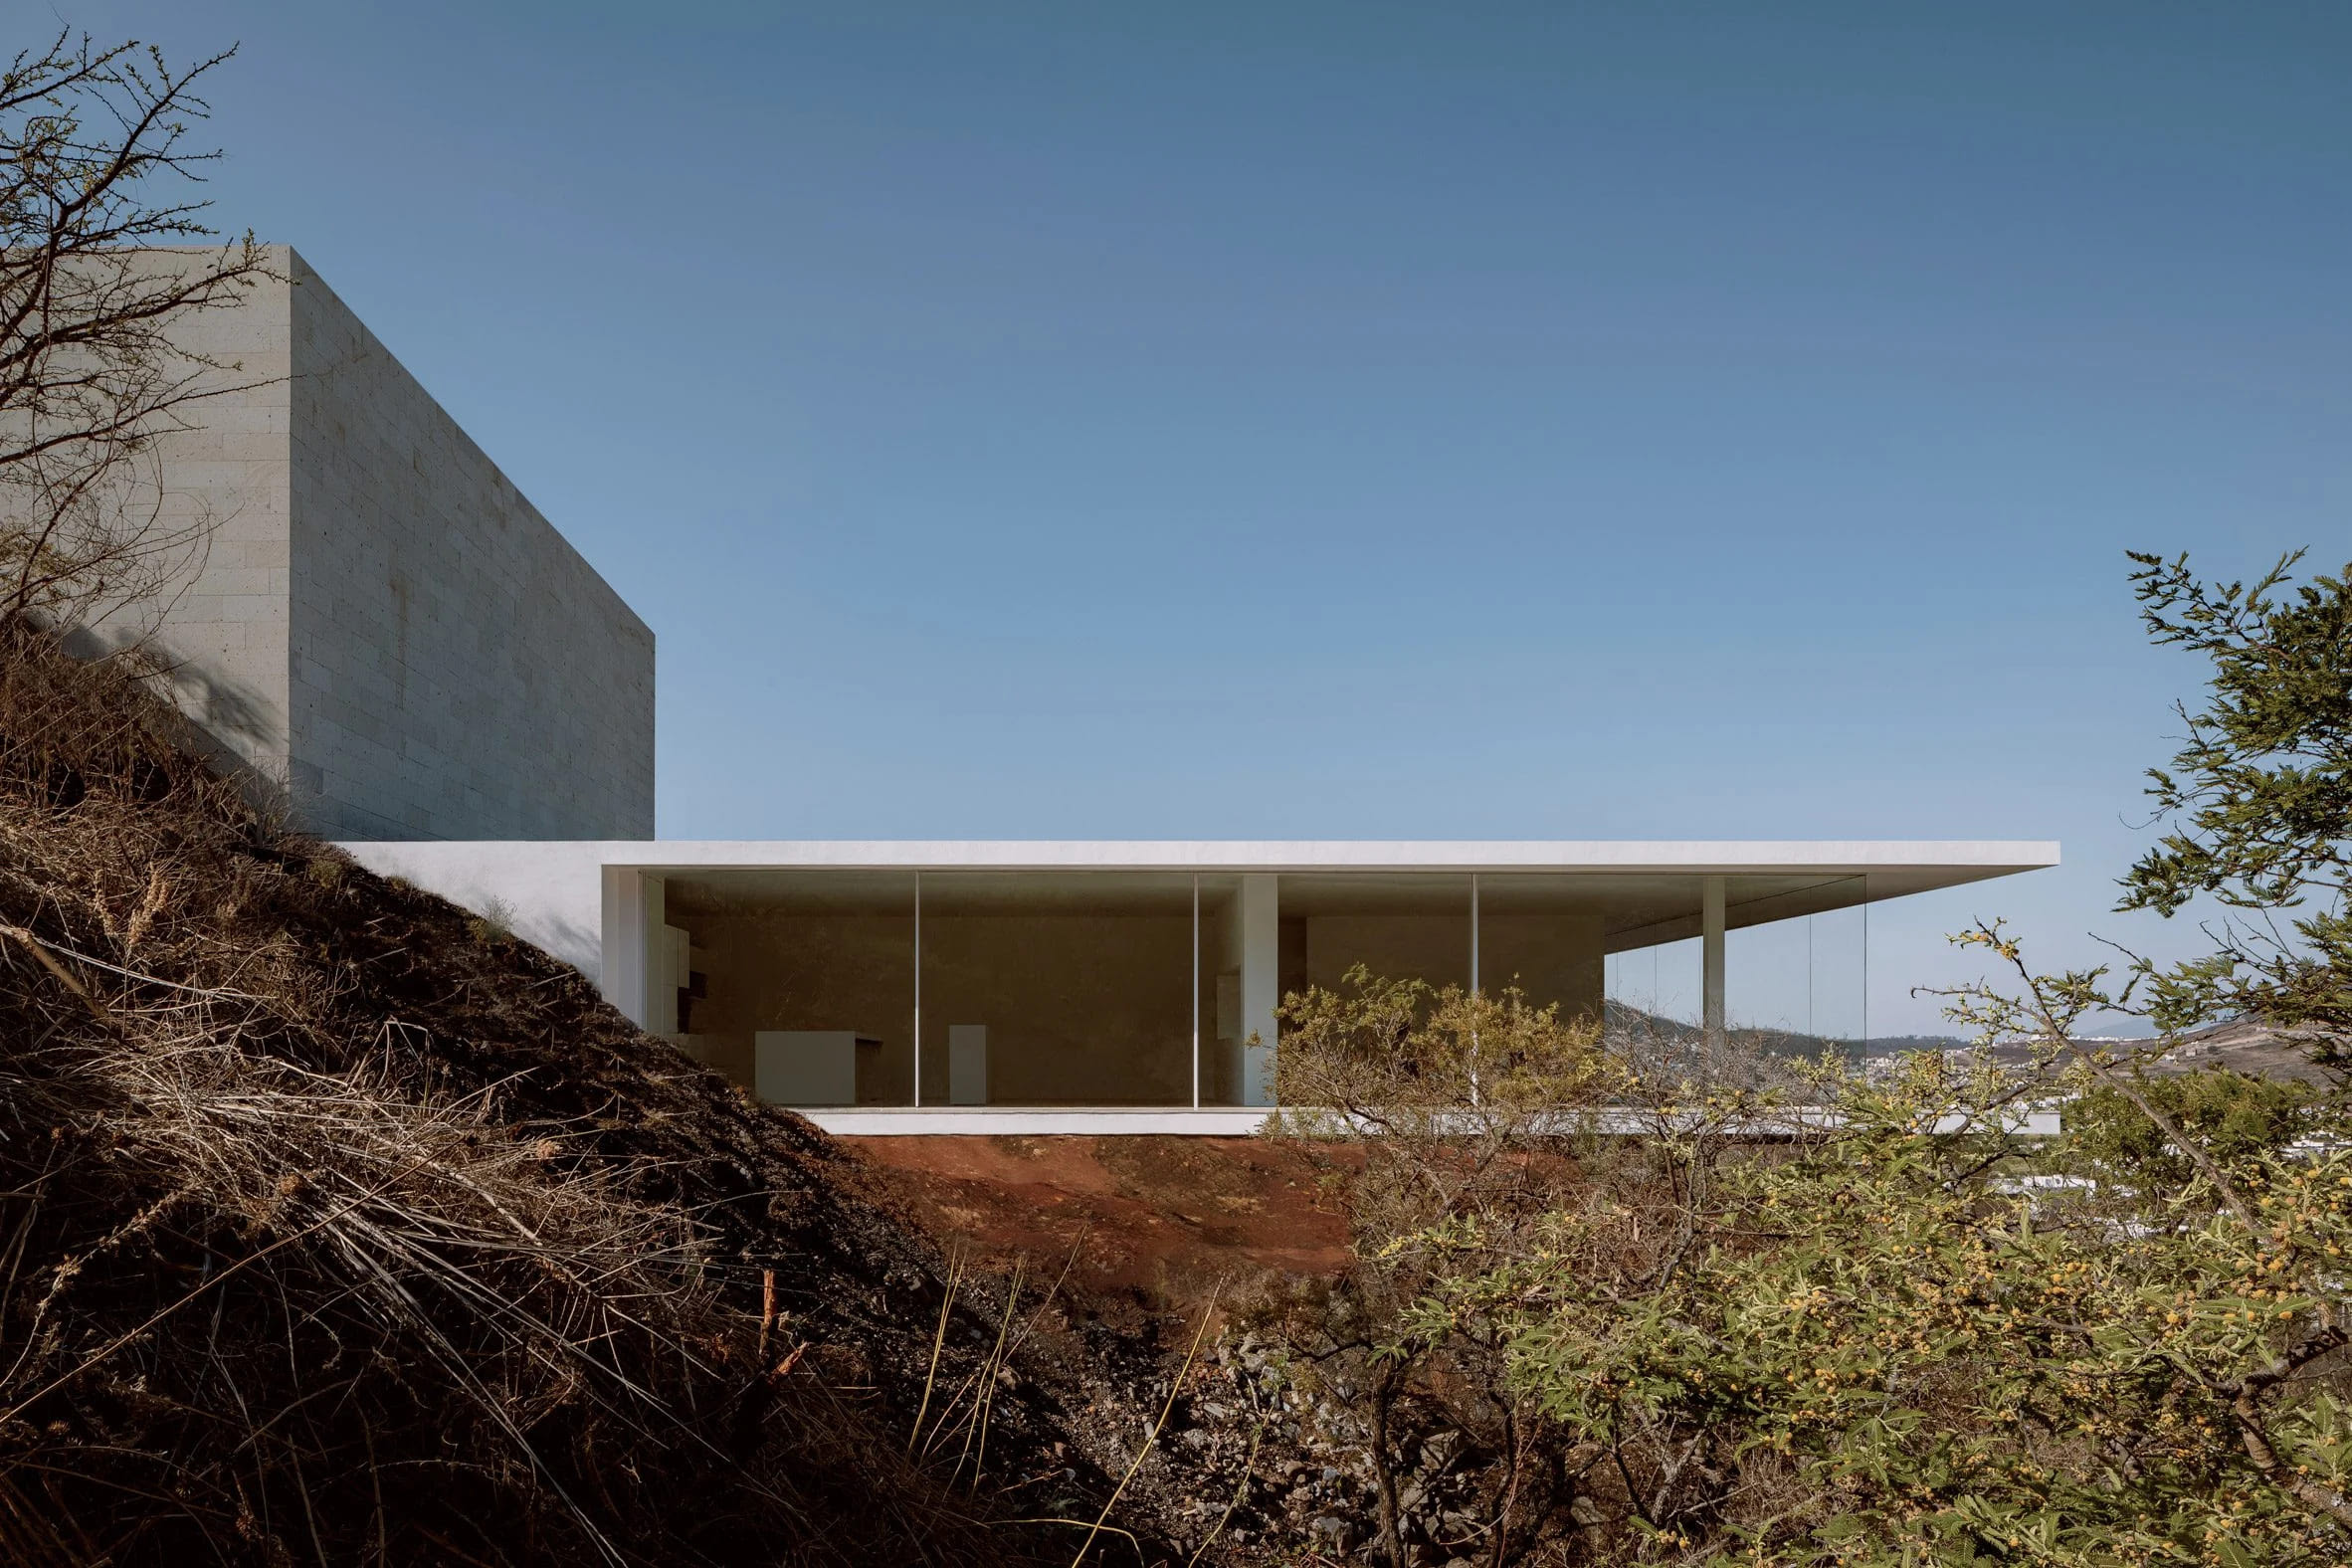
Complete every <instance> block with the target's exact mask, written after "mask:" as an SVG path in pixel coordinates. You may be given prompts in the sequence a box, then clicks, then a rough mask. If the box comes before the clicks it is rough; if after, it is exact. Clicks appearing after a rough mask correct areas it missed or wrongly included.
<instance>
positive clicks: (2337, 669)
mask: <svg viewBox="0 0 2352 1568" xmlns="http://www.w3.org/2000/svg"><path fill="white" fill-rule="evenodd" d="M2302 553H2303V552H2301V551H2296V552H2294V553H2292V554H2289V555H2286V556H2284V557H2282V558H2281V559H2280V560H2279V562H2278V563H2277V565H2275V566H2273V567H2272V568H2271V569H2270V570H2269V571H2267V572H2265V573H2263V574H2262V575H2261V576H2260V577H2259V578H2256V579H2255V580H2254V582H2253V583H2251V584H2248V583H2241V582H2235V581H2234V582H2228V583H2211V582H2206V581H2204V580H2202V579H2200V578H2199V577H2197V576H2196V575H2195V574H2194V573H2193V572H2192V571H2191V570H2190V568H2189V560H2188V557H2187V556H2186V555H2181V556H2177V557H2174V558H2172V559H2170V560H2167V559H2164V558H2162V557H2159V556H2155V555H2147V554H2139V553H2136V552H2135V553H2134V554H2133V556H2132V559H2133V561H2134V562H2136V563H2137V569H2136V570H2135V571H2134V572H2133V573H2132V582H2133V585H2134V588H2135V590H2136V592H2137V594H2138V596H2139V600H2140V605H2141V616H2142V618H2143V620H2144V621H2145V622H2146V624H2147V628H2148V632H2149V635H2150V636H2151V637H2152V638H2153V639H2154V640H2155V641H2157V642H2158V643H2161V644H2168V645H2174V646H2179V647H2182V648H2186V649H2189V650H2191V651H2192V652H2195V653H2198V654H2202V655H2204V656H2205V658H2206V659H2207V661H2208V662H2209V663H2210V665H2211V669H2212V675H2211V679H2210V682H2209V685H2208V686H2207V688H2206V694H2205V700H2204V702H2203V705H2201V706H2200V707H2198V708H2196V709H2195V710H2194V711H2192V710H2191V709H2190V708H2189V706H2188V705H2187V704H2185V703H2184V704H2182V705H2181V707H2180V714H2181V718H2182V720H2183V721H2184V722H2185V723H2186V724H2187V726H2188V733H2187V735H2186V737H2185V738H2184V739H2183V741H2182V742H2181V746H2180V749H2179V751H2178V752H2176V753H2175V754H2174V757H2173V761H2172V766H2171V767H2170V768H2153V769H2150V770H2149V774H2148V779H2149V789H2148V794H2149V796H2150V798H2151V799H2152V800H2153V801H2154V802H2155V804H2156V807H2157V810H2158V811H2159V813H2161V814H2162V815H2163V817H2164V818H2165V819H2167V821H2168V823H2169V826H2168V829H2167V831H2166V832H2165V833H2164V834H2163V836H2162V838H2161V839H2160V840H2159V841H2158V843H2157V844H2156V845H2155V846H2154V847H2153V848H2151V849H2150V850H2149V851H2148V852H2147V853H2146V854H2145V855H2143V856H2141V857H2140V859H2139V861H2138V862H2137V863H2136V864H2135V865H2134V866H2133V867H2132V868H2131V871H2130V873H2129V874H2128V875H2127V876H2126V877H2125V878H2124V879H2123V899H2122V902H2121V904H2120V905H2119V907H2120V908H2123V909H2154V910H2156V911H2158V912H2159V913H2162V914H2165V915H2172V914H2175V913H2178V912H2179V911H2181V910H2182V909H2184V908H2187V907H2188V906H2189V905H2190V904H2191V903H2192V902H2193V901H2194V900H2196V899H2197V898H2200V897H2208V898H2212V899H2214V900H2215V901H2217V902H2219V903H2220V904H2221V905H2223V907H2224V908H2225V909H2227V910H2228V911H2230V912H2229V914H2228V915H2227V916H2225V918H2224V919H2223V920H2222V921H2221V922H2219V923H2218V924H2217V925H2215V927H2214V928H2213V929H2214V931H2215V936H2216V941H2215V946H2214V951H2213V952H2212V953H2210V954H2208V955H2207V956H2205V957H2203V958H2200V959H2196V960H2193V961H2190V962H2187V963H2183V964H2178V965H2174V966H2171V967H2169V968H2163V969H2159V968H2158V967H2156V966H2154V965H2142V966H2141V972H2142V973H2143V974H2144V975H2145V976H2146V978H2147V979H2148V981H2149V982H2150V990H2149V993H2148V994H2149V1006H2150V1010H2151V1016H2153V1017H2154V1018H2155V1020H2156V1021H2157V1023H2159V1024H2160V1025H2162V1026H2163V1027H2165V1028H2170V1029H2179V1028H2185V1027H2188V1026H2190V1025H2192V1024H2196V1023H2200V1022H2203V1021H2205V1020H2207V1019H2212V1018H2254V1019H2259V1020H2262V1021H2264V1022H2266V1023H2271V1024H2276V1025H2280V1026H2283V1027H2286V1028H2291V1029H2296V1030H2300V1031H2303V1032H2305V1033H2306V1034H2307V1035H2308V1036H2309V1037H2310V1038H2311V1042H2312V1044H2313V1046H2314V1048H2315V1050H2316V1052H2317V1054H2319V1055H2321V1056H2322V1057H2323V1058H2331V1059H2332V1058H2335V1057H2338V1056H2340V1055H2341V1053H2342V1052H2343V1050H2344V1047H2345V1044H2346V1042H2347V1041H2352V915H2348V914H2347V911H2346V909H2345V904H2344V894H2345V886H2346V882H2347V881H2348V880H2352V566H2347V567H2345V568H2344V570H2343V571H2341V572H2339V573H2337V574H2335V575H2333V576H2329V575H2325V574H2321V575H2317V576H2314V577H2312V578H2311V579H2310V580H2309V581H2306V582H2295V581H2294V580H2293V576H2292V574H2293V572H2294V570H2295V567H2296V565H2297V563H2298V562H2299V561H2300V560H2301V559H2302Z"/></svg>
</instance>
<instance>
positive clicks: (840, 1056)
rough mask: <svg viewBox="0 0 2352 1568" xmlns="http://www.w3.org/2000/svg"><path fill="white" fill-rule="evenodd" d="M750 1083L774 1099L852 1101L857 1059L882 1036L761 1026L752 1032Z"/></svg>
mask: <svg viewBox="0 0 2352 1568" xmlns="http://www.w3.org/2000/svg"><path fill="white" fill-rule="evenodd" d="M751 1050H752V1079H751V1081H752V1087H753V1088H754V1089H756V1090H757V1091H758V1093H759V1097H760V1098H761V1099H764V1100H766V1101H768V1102H769V1103H770V1104H775V1105H855V1104H856V1103H858V1059H859V1058H860V1057H861V1056H865V1055H868V1054H870V1053H871V1054H873V1055H876V1056H879V1055H880V1054H881V1052H882V1042H881V1041H879V1040H876V1039H873V1038H872V1037H870V1036H866V1035H861V1034H859V1033H858V1032H857V1031H856V1030H853V1029H780V1030H763V1031H761V1032H760V1033H758V1034H756V1035H753V1036H752V1037H751Z"/></svg>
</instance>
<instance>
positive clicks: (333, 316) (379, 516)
mask: <svg viewBox="0 0 2352 1568" xmlns="http://www.w3.org/2000/svg"><path fill="white" fill-rule="evenodd" d="M272 262H273V267H274V270H275V271H277V272H279V273H280V274H282V275H283V277H284V279H285V280H286V281H285V282H282V283H277V284H267V285H264V286H262V287H261V288H260V289H258V290H257V291H255V293H254V294H253V295H252V296H251V298H250V300H249V302H248V303H247V304H246V305H245V306H243V307H241V308H238V309H235V310H223V311H216V312H212V313H209V314H206V315H203V316H199V317H195V318H193V319H192V320H191V321H190V322H189V324H188V331H189V333H190V341H191V344H192V345H197V346H201V347H203V348H204V349H205V350H206V351H208V352H210V353H212V354H214V355H215V356H216V357H223V358H233V359H236V360H238V361H239V362H240V367H241V368H240V370H239V371H238V373H237V375H236V376H235V378H234V379H235V380H237V381H238V382H240V383H250V382H259V383H262V384H258V385H246V386H244V387H243V389H242V390H239V391H236V392H234V393H231V394H229V395H226V396H222V397H218V398H212V399H207V400H206V401H204V402H203V403H201V404H198V405H196V406H195V407H194V408H193V410H192V412H191V415H190V418H191V421H192V423H194V424H195V425H196V426H197V427H198V428H196V429H193V430H191V431H189V432H186V433H183V434H178V435H174V436H173V437H171V438H170V439H169V440H168V441H167V442H166V443H165V444H164V448H163V462H162V468H161V475H162V484H163V489H164V498H165V505H166V509H167V513H169V514H172V515H186V516H191V517H202V518H205V519H208V520H209V521H210V524H211V536H210V540H209V544H208V547H207V548H206V550H205V552H204V553H203V555H202V557H201V559H200V560H199V561H198V562H196V563H195V564H194V565H193V566H192V567H191V569H190V571H189V572H188V574H187V575H186V577H185V579H184V580H183V581H182V582H181V583H179V584H177V585H175V589H174V591H173V593H172V594H171V595H170V596H169V597H168V598H167V600H166V602H165V604H164V606H163V608H162V613H161V625H160V627H159V629H158V632H157V641H158V642H159V644H160V645H161V647H162V648H163V650H164V651H165V652H166V653H167V654H168V655H169V656H170V657H171V658H172V659H174V660H175V661H176V662H177V664H178V666H179V684H180V687H181V691H182V697H183V701H184V703H185V705H186V706H187V707H188V709H189V711H190V713H191V715H192V716H194V717H196V718H197V719H198V721H199V722H200V723H202V724H203V725H204V726H205V728H206V730H207V731H208V733H210V734H211V735H212V737H213V738H214V740H215V741H216V742H218V743H219V744H220V745H221V746H222V747H223V748H224V749H225V750H227V751H228V752H231V753H233V754H234V755H236V756H237V757H239V758H240V759H242V760H243V761H244V762H246V763H247V764H248V765H249V766H250V767H251V768H252V769H253V770H254V772H255V773H256V774H258V775H260V776H261V777H262V778H263V779H265V780H267V781H268V782H269V783H270V784H271V785H272V786H274V787H277V788H279V789H282V790H283V792H284V796H285V799H286V800H287V802H288V804H289V806H290V808H291V810H292V812H293V815H294V819H295V820H296V821H297V822H298V823H299V824H300V825H301V826H303V827H305V828H307V829H308V830H310V831H311V832H314V833H316V834H318V835H319V836H321V837H323V838H328V839H343V840H353V839H416V840H423V839H498V840H516V839H645V838H651V837H652V836H653V829H654V638H653V633H652V632H651V631H649V630H648V629H647V627H646V626H645V623H644V622H642V621H640V620H639V619H638V618H637V616H636V615H635V614H634V613H632V612H631V610H630V609H629V607H628V605H627V604H625V603H624V602H623V601H622V600H621V598H620V596H619V595H618V594H616V593H614V592H613V590H612V589H611V587H609V586H608V585H607V584H606V583H605V581H604V580H603V579H602V578H601V577H599V576H598V575H597V573H596V571H595V569H594V568H593V567H591V566H590V565H589V564H588V563H587V562H586V561H585V560H584V559H582V558H581V556H580V554H579V552H578V551H576V550H574V549H573V548H572V547H571V545H570V544H569V543H568V542H567V541H566V540H565V539H564V538H563V536H562V535H561V534H559V533H558V532H556V530H555V529H554V527H553V526H552V525H550V524H549V523H548V521H547V520H546V518H544V517H543V516H541V515H540V514H539V512H538V510H537V509H536V508H535V507H533V506H532V505H531V503H530V502H529V501H528V500H527V499H525V498H524V497H523V495H522V494H521V493H520V492H519V491H518V490H516V489H515V488H514V486H513V485H512V484H511V483H510V482H509V481H508V480H507V479H506V477H505V476H504V475H503V474H501V473H500V472H499V471H498V469H497V466H496V465H495V464H493V463H491V462H490V459H489V457H488V456H486V455H485V454H484V453H483V451H482V449H481V448H479V447H477V446H476V445H475V444H474V442H473V441H472V440H471V439H469V438H468V437H467V435H466V433H465V432H464V431H463V430H461V429H459V428H458V425H457V423H456V421H454V420H453V419H451V418H450V416H449V415H448V414H447V413H446V412H445V411H444V410H443V409H442V408H441V407H440V405H439V404H437V403H435V402H434V401H433V399H432V397H431V396H430V395H429V394H427V393H426V391H425V390H424V388H423V387H422V386H420V385H419V384H418V383H417V381H416V379H415V378H414V377H413V376H411V375H410V374H409V373H408V372H407V371H406V370H405V369H403V368H402V366H401V365H400V363H399V361H398V360H396V359H394V358H393V357H392V355H391V353H390V352H389V351H388V350H387V349H386V348H385V347H384V345H383V344H382V343H381V342H379V341H378V340H377V339H376V337H375V335H374V334H373V333H372V332H370V331H369V330H368V329H367V327H366V325H365V324H364V323H362V322H361V321H360V320H359V319H358V318H357V316H355V315H354V314H353V313H352V312H351V310H350V309H349V308H348V307H346V306H345V305H344V304H343V302H342V300H341V299H339V298H337V297H336V295H335V294H334V293H333V291H332V290H330V289H329V288H328V287H327V286H326V284H325V282H324V281H323V280H321V279H320V278H319V277H318V275H317V274H316V273H315V272H313V271H312V270H311V269H310V268H309V266H308V265H307V264H306V263H304V262H303V260H302V259H301V257H300V256H299V255H298V254H296V253H295V252H294V251H293V250H291V249H288V248H285V247H278V248H275V249H274V251H273V255H272Z"/></svg>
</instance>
